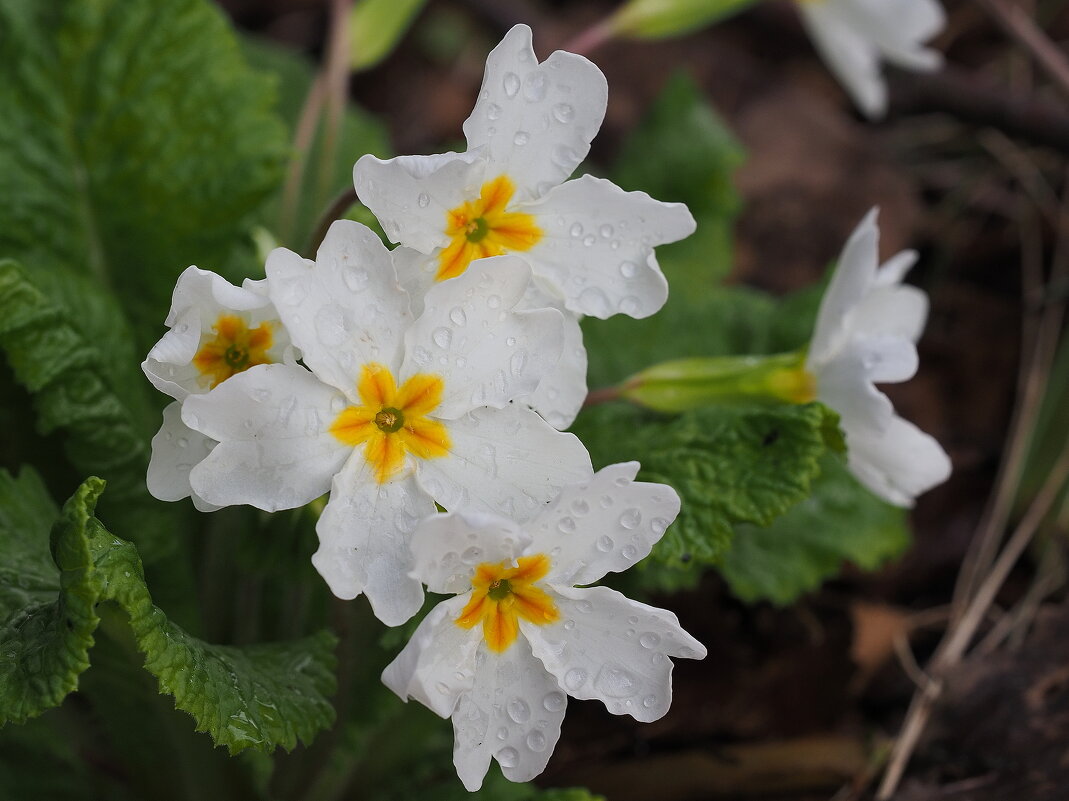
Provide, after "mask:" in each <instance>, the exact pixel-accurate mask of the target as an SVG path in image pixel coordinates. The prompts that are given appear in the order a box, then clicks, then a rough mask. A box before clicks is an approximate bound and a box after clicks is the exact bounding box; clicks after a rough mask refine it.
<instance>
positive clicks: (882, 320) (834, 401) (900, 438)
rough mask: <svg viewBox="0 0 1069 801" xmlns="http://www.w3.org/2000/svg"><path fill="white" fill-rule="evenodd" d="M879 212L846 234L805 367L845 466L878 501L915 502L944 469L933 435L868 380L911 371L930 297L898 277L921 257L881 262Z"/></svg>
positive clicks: (905, 255)
mask: <svg viewBox="0 0 1069 801" xmlns="http://www.w3.org/2000/svg"><path fill="white" fill-rule="evenodd" d="M878 245H879V229H878V228H877V226H876V209H873V210H872V211H870V212H869V213H868V214H867V215H866V216H865V219H863V220H862V221H861V224H860V225H858V227H857V228H856V229H855V230H854V232H853V234H851V236H850V239H849V241H848V242H847V243H846V247H845V248H844V249H843V253H842V255H841V256H840V257H839V264H838V266H837V267H836V270H835V274H834V275H833V276H832V279H831V283H830V284H829V285H828V289H827V291H826V292H825V293H824V298H823V300H822V301H821V304H820V311H819V313H818V314H817V323H816V327H815V329H814V331H813V339H812V342H811V343H810V346H809V354H808V356H807V359H806V370H807V371H808V372H809V373H810V374H811V375H812V376H813V378H814V379H815V382H816V395H817V399H818V400H820V401H821V402H822V403H825V404H827V405H828V406H830V407H831V408H832V409H834V410H835V411H836V412H838V413H839V416H840V418H841V424H842V428H843V431H844V432H845V434H846V446H847V450H848V456H847V459H848V464H849V467H850V470H851V472H853V474H854V475H855V476H856V477H857V478H858V479H859V480H860V481H861V483H862V484H864V485H865V486H866V487H868V488H869V489H870V490H872V491H873V492H874V493H876V494H877V495H879V496H880V497H881V498H884V499H885V500H887V501H889V502H890V503H893V504H896V505H898V506H912V505H913V500H914V498H916V497H917V496H918V495H920V494H921V493H923V492H926V491H927V490H929V489H931V488H932V487H934V486H936V485H937V484H941V483H942V482H943V481H945V480H946V479H947V477H948V476H949V475H950V467H951V466H950V459H949V458H948V457H947V455H946V453H945V452H944V451H943V449H942V448H941V447H940V446H939V443H938V442H936V441H935V440H934V439H933V438H932V437H931V436H929V435H928V434H925V433H924V432H923V431H921V430H920V429H918V428H917V427H916V426H915V425H913V424H912V423H909V422H907V421H906V420H903V419H902V418H901V417H899V416H898V415H897V414H895V411H894V407H893V406H892V405H891V401H890V399H889V398H888V397H887V396H886V395H884V394H883V393H882V392H880V391H879V390H878V389H876V387H875V386H874V384H875V383H879V382H892V383H896V382H899V381H906V380H908V379H910V378H912V377H913V375H914V373H916V372H917V365H918V359H917V348H916V342H917V340H918V339H919V338H920V335H921V332H922V331H923V330H924V323H925V319H926V317H927V315H928V297H927V295H925V294H924V292H923V291H921V290H920V289H917V288H916V287H912V286H908V285H904V284H903V283H902V279H903V278H904V277H905V275H906V273H907V272H908V271H909V269H910V267H912V266H913V264H914V262H915V261H916V260H917V254H916V253H915V252H914V251H903V252H902V253H899V254H897V255H896V256H894V257H892V258H891V259H890V260H888V261H887V262H886V263H885V264H884V265H883V266H882V267H881V266H879V253H878Z"/></svg>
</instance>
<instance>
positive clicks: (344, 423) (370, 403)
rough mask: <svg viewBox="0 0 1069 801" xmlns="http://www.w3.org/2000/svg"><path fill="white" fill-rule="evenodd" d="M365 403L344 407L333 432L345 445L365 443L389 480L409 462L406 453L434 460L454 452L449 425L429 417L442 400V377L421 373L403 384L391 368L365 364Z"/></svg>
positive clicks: (381, 478)
mask: <svg viewBox="0 0 1069 801" xmlns="http://www.w3.org/2000/svg"><path fill="white" fill-rule="evenodd" d="M356 388H357V391H358V392H359V393H360V400H362V401H363V405H361V406H349V407H347V408H345V409H342V411H341V413H340V414H339V415H338V416H337V417H336V418H335V419H334V422H333V423H332V424H331V426H330V433H331V434H333V435H334V436H335V437H337V438H338V439H339V440H341V441H342V442H344V443H345V444H346V445H352V446H353V447H354V448H355V447H356V446H357V445H364V457H365V458H366V459H367V460H368V462H370V463H371V464H372V465H373V466H374V468H375V478H376V480H377V481H378V482H379V483H380V484H384V483H386V482H387V481H389V480H390V478H391V477H392V476H393V475H394V474H395V473H397V471H399V470H400V469H401V468H402V467H403V466H404V463H405V454H408V453H411V454H412V455H413V456H418V457H419V458H420V459H434V458H437V457H439V456H445V455H446V454H448V453H449V447H450V442H449V432H448V431H447V430H446V427H445V426H444V425H443V424H442V423H440V422H438V421H437V420H432V419H431V418H429V417H427V415H429V414H430V413H431V412H433V411H434V410H435V409H436V408H437V407H438V404H439V403H441V402H442V390H443V389H444V388H445V383H444V382H443V381H442V379H441V376H436V375H429V374H427V373H419V374H417V375H414V376H412V377H411V378H410V379H408V380H407V381H406V382H405V383H404V385H403V386H402V387H401V388H400V389H398V388H397V383H396V382H395V381H394V378H393V375H391V374H390V371H389V369H387V368H386V367H384V366H383V365H381V364H375V363H372V364H365V365H364V367H363V369H362V370H361V371H360V381H359V383H358V384H357V387H356Z"/></svg>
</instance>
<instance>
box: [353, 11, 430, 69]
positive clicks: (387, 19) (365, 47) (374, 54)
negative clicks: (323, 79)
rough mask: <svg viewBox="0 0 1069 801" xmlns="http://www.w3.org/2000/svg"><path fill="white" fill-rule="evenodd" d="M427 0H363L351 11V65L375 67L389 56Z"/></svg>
mask: <svg viewBox="0 0 1069 801" xmlns="http://www.w3.org/2000/svg"><path fill="white" fill-rule="evenodd" d="M426 4H427V0H360V2H359V3H357V4H356V5H355V6H354V7H353V10H352V12H351V13H350V15H349V66H350V67H351V68H352V69H353V70H354V71H359V70H366V69H368V68H369V67H374V66H375V65H376V64H378V63H379V62H380V61H382V60H383V59H384V58H386V56H388V55H389V54H390V53H391V52H392V51H393V49H394V48H395V47H396V46H397V43H398V42H399V41H401V37H402V36H404V35H405V31H407V30H408V28H409V26H411V25H412V23H413V22H414V21H415V19H416V15H417V14H419V12H420V11H422V10H423V6H425V5H426Z"/></svg>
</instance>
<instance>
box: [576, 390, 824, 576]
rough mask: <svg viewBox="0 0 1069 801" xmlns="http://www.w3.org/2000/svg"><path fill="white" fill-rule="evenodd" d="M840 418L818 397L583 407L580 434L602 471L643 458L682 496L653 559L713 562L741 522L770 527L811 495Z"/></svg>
mask: <svg viewBox="0 0 1069 801" xmlns="http://www.w3.org/2000/svg"><path fill="white" fill-rule="evenodd" d="M829 418H830V419H831V420H829ZM833 420H834V413H833V412H830V411H829V410H828V409H827V408H826V407H824V406H822V405H820V404H818V403H810V404H806V405H804V406H793V405H784V406H771V407H726V406H724V407H708V408H704V409H697V410H695V411H692V412H687V413H685V414H681V415H679V416H677V417H671V418H664V417H655V416H653V415H651V414H649V413H647V412H643V411H641V410H638V409H635V408H631V407H627V406H605V407H596V408H593V409H590V410H588V411H587V412H585V413H584V414H583V415H581V416H580V418H579V420H578V421H577V424H576V427H575V429H573V430H575V431H576V433H577V434H578V435H579V437H580V439H582V440H583V442H584V443H585V444H586V446H587V448H588V449H589V450H590V453H591V457H592V458H593V461H594V464H595V466H596V467H600V466H604V465H606V464H610V463H613V462H620V461H626V460H627V459H632V458H635V457H636V455H639V456H640V458H641V460H642V471H641V472H640V474H639V475H640V477H641V478H642V480H644V481H656V482H661V483H665V484H670V485H671V486H673V487H675V489H676V490H677V491H678V492H679V494H680V496H681V497H682V499H683V509H682V511H681V512H680V515H679V518H678V519H677V520H676V522H675V523H674V524H673V525H672V526H671V528H669V530H668V532H667V533H666V534H665V536H664V538H663V539H662V540H661V541H660V542H659V543H658V544H657V546H656V547H655V548H654V551H653V558H654V559H655V560H659V561H662V562H669V563H676V564H678V563H680V562H696V563H705V564H708V563H713V562H716V561H718V560H719V559H721V558H722V556H723V554H724V552H725V551H726V550H727V549H728V547H729V546H730V544H731V541H732V534H733V531H734V527H735V526H736V525H737V524H739V523H754V524H757V525H768V524H769V523H771V522H772V520H774V519H775V518H776V517H777V516H778V515H781V514H783V513H784V512H785V511H786V510H787V509H788V508H790V507H791V506H792V505H793V504H795V503H797V502H798V501H800V500H802V499H803V498H805V497H806V495H807V494H808V492H809V488H810V483H811V482H812V481H813V479H815V478H816V476H817V475H819V473H820V457H821V456H822V455H823V454H824V453H825V451H826V450H827V448H828V446H829V443H828V442H827V440H826V436H825V427H826V426H828V425H829V422H831V421H833Z"/></svg>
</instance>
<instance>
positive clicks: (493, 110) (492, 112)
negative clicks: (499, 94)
mask: <svg viewBox="0 0 1069 801" xmlns="http://www.w3.org/2000/svg"><path fill="white" fill-rule="evenodd" d="M505 91H506V92H507V91H508V86H507V85H506V88H505ZM512 94H516V93H515V92H512ZM510 97H511V95H510ZM486 116H487V117H488V118H489V119H491V120H496V119H498V118H500V117H501V106H499V105H498V104H497V103H491V104H490V105H489V106H487V107H486Z"/></svg>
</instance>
